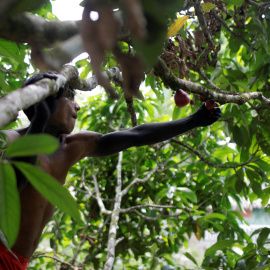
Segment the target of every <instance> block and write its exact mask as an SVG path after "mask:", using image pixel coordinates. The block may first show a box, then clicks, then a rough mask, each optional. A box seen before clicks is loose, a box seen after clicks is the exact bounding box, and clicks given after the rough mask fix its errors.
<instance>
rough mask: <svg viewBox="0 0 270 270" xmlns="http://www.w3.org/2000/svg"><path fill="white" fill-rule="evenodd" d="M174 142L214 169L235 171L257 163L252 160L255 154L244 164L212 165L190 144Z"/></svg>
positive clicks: (173, 140)
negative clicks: (231, 169)
mask: <svg viewBox="0 0 270 270" xmlns="http://www.w3.org/2000/svg"><path fill="white" fill-rule="evenodd" d="M172 142H174V143H177V144H180V145H182V146H184V147H185V148H187V149H188V150H190V151H191V152H192V153H194V154H195V155H196V156H197V157H199V158H200V160H202V161H203V162H204V163H206V164H208V165H209V166H211V167H214V168H227V169H229V168H233V169H234V168H239V167H244V166H245V165H247V164H249V163H250V162H254V161H256V160H252V159H253V158H254V156H255V155H256V152H255V153H253V154H252V155H251V156H250V157H249V159H248V160H247V161H246V162H243V163H241V164H238V165H223V164H214V163H212V162H211V161H209V160H207V159H206V158H205V157H203V155H202V154H201V153H200V152H199V151H197V150H195V149H193V148H192V147H191V146H190V145H188V144H186V143H183V142H180V141H178V140H175V139H172Z"/></svg>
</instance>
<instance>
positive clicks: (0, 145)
mask: <svg viewBox="0 0 270 270" xmlns="http://www.w3.org/2000/svg"><path fill="white" fill-rule="evenodd" d="M7 145H8V136H7V135H6V134H5V133H3V132H0V149H5V148H7Z"/></svg>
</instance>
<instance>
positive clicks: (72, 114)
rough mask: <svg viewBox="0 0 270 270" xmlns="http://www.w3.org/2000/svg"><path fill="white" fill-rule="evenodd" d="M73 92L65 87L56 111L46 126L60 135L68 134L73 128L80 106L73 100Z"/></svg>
mask: <svg viewBox="0 0 270 270" xmlns="http://www.w3.org/2000/svg"><path fill="white" fill-rule="evenodd" d="M74 97H75V90H74V89H73V88H70V87H68V86H66V87H65V92H64V94H63V96H61V98H59V101H58V105H57V107H56V110H55V111H54V113H53V114H52V116H51V118H50V120H49V122H48V126H49V127H51V128H53V129H57V130H58V131H59V133H60V134H69V133H71V132H72V130H73V129H74V126H75V122H76V119H77V116H78V111H79V110H80V106H79V105H78V103H77V102H76V101H75V99H74Z"/></svg>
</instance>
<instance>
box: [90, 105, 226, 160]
mask: <svg viewBox="0 0 270 270" xmlns="http://www.w3.org/2000/svg"><path fill="white" fill-rule="evenodd" d="M220 116H221V110H220V108H219V107H215V108H214V109H213V110H212V111H210V110H208V109H207V108H206V107H205V104H204V105H202V106H201V107H200V108H199V110H198V111H197V112H196V113H194V114H192V115H191V116H188V117H186V118H182V119H179V120H175V121H170V122H165V123H150V124H143V125H140V126H137V127H134V128H132V129H129V130H126V131H119V132H112V133H108V134H105V135H100V136H99V137H98V139H97V140H96V147H95V150H94V152H93V153H92V154H93V156H107V155H111V154H114V153H117V152H120V151H123V150H125V149H127V148H129V147H132V146H142V145H149V144H155V143H158V142H162V141H165V140H168V139H170V138H173V137H175V136H177V135H180V134H183V133H185V132H187V131H189V130H191V129H194V128H197V127H202V126H209V125H212V124H213V123H214V122H216V121H217V120H218V119H219V118H220Z"/></svg>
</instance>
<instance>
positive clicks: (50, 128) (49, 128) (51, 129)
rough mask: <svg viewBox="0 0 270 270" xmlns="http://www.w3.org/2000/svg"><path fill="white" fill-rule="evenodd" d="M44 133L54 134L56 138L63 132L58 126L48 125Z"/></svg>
mask: <svg viewBox="0 0 270 270" xmlns="http://www.w3.org/2000/svg"><path fill="white" fill-rule="evenodd" d="M44 133H46V134H49V135H52V136H54V137H56V138H58V137H59V136H60V135H61V134H62V133H61V131H60V130H59V129H58V128H56V127H53V126H47V127H46V129H45V131H44Z"/></svg>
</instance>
